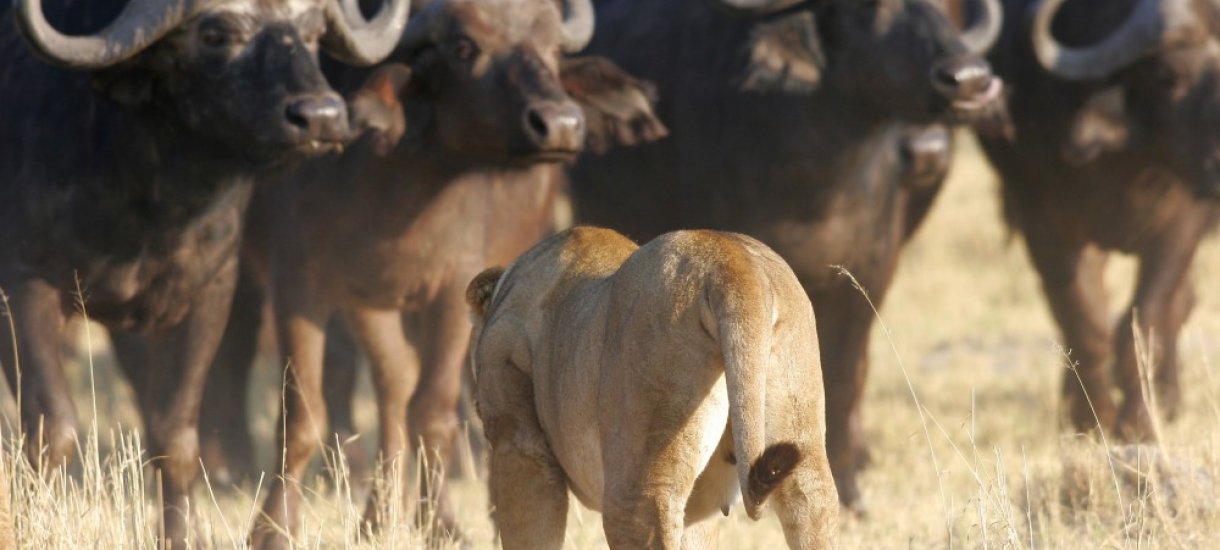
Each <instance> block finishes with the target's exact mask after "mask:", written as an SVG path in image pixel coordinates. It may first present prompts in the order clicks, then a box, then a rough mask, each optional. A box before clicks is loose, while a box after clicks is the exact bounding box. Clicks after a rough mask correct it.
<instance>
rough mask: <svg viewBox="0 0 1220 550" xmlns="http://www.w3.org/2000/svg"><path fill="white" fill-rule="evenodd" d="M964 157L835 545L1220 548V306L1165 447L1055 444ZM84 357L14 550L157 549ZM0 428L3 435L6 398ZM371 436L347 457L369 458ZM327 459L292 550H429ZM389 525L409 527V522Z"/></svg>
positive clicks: (475, 484)
mask: <svg viewBox="0 0 1220 550" xmlns="http://www.w3.org/2000/svg"><path fill="white" fill-rule="evenodd" d="M962 149H963V153H964V154H962V155H959V158H958V160H957V162H956V164H955V166H954V170H953V172H952V174H951V178H950V181H949V183H948V185H947V187H946V189H945V192H944V194H943V195H942V196H941V198H940V202H939V204H938V205H937V207H936V208H935V209H934V210H933V212H932V214H931V217H930V218H929V219H928V221H927V223H926V225H925V226H924V228H923V229H922V230H921V232H920V234H919V235H918V236H917V237H916V239H915V240H914V242H913V243H912V244H911V245H910V246H909V247H908V248H907V250H906V252H905V253H904V257H903V262H902V265H901V267H900V270H899V273H898V276H897V278H896V281H895V284H894V286H893V288H892V289H891V291H890V292H889V298H888V299H887V300H886V303H885V304H884V305H883V307H882V308H881V311H880V316H881V319H882V320H883V321H884V322H885V326H886V327H887V328H888V335H887V333H886V331H884V330H880V328H881V327H878V328H879V330H877V331H875V333H874V338H873V342H872V346H871V350H870V353H871V357H872V372H871V373H870V376H869V386H868V392H867V397H866V402H865V409H864V414H865V417H864V426H865V430H866V433H867V436H868V439H869V441H870V442H871V446H872V454H873V459H874V464H873V466H872V467H871V468H870V469H868V470H867V471H865V473H864V474H863V476H862V478H861V484H862V487H863V490H864V496H865V498H866V502H867V505H868V508H869V510H870V514H869V516H868V517H867V518H866V519H857V518H854V517H848V516H845V517H844V518H843V521H842V525H841V529H840V535H839V545H840V546H841V547H844V548H895V547H907V548H943V547H946V546H949V547H970V548H973V547H983V548H988V547H996V548H999V547H1038V548H1046V547H1055V548H1059V547H1070V548H1075V547H1120V548H1159V547H1168V548H1178V547H1187V548H1195V547H1220V530H1218V529H1215V527H1216V526H1217V525H1220V524H1218V523H1217V519H1218V516H1220V511H1218V510H1217V506H1216V505H1214V504H1213V502H1214V501H1215V497H1214V494H1215V489H1216V487H1215V480H1216V479H1217V476H1218V472H1220V437H1218V436H1217V430H1216V429H1215V427H1216V425H1217V424H1218V423H1220V406H1218V405H1217V402H1218V399H1217V396H1218V395H1220V384H1218V381H1217V378H1220V377H1217V376H1215V375H1214V374H1213V372H1212V369H1211V363H1212V362H1215V361H1216V359H1215V358H1214V357H1213V355H1215V354H1216V351H1217V345H1216V342H1217V338H1220V292H1213V291H1212V289H1211V288H1208V287H1207V286H1206V285H1204V286H1202V287H1201V288H1200V300H1199V304H1198V307H1197V308H1196V310H1195V313H1194V315H1193V317H1192V319H1191V321H1190V322H1189V324H1188V325H1187V326H1186V328H1185V329H1184V331H1183V338H1182V342H1181V343H1180V345H1181V356H1182V359H1183V365H1182V369H1183V386H1184V388H1185V392H1184V402H1183V413H1182V415H1181V418H1179V419H1178V420H1177V421H1176V422H1174V423H1170V424H1167V425H1165V426H1164V427H1163V436H1162V440H1163V445H1162V447H1161V448H1159V449H1154V448H1150V447H1119V448H1117V449H1114V450H1113V452H1109V451H1107V449H1105V448H1104V447H1103V446H1102V445H1101V444H1099V443H1097V442H1095V441H1093V440H1089V439H1082V438H1073V437H1070V436H1065V435H1063V432H1062V430H1060V429H1059V426H1060V425H1061V424H1060V413H1059V397H1058V396H1059V393H1060V389H1059V386H1060V382H1061V380H1062V379H1063V377H1064V374H1065V371H1066V370H1067V368H1068V365H1069V364H1070V360H1069V357H1070V355H1068V354H1067V353H1066V352H1065V351H1064V350H1062V349H1061V347H1060V345H1059V344H1058V343H1057V341H1058V335H1057V332H1056V330H1055V329H1054V326H1053V324H1052V323H1051V321H1050V319H1049V315H1048V313H1047V311H1046V307H1045V304H1044V301H1043V298H1042V296H1041V293H1040V290H1039V287H1038V282H1037V279H1036V277H1035V275H1034V273H1033V272H1032V270H1031V268H1030V267H1029V264H1028V261H1027V260H1026V257H1025V252H1024V250H1023V248H1022V245H1021V243H1020V241H1019V239H1010V236H1009V235H1008V233H1007V230H1006V228H1005V227H1004V226H1003V225H1002V223H1001V221H1000V215H999V205H998V201H997V197H996V190H995V183H994V178H993V176H992V174H991V172H990V171H989V169H988V168H987V166H986V164H985V162H984V161H983V159H982V158H981V156H980V155H979V154H978V152H977V149H976V148H975V147H974V146H973V144H972V143H971V142H969V141H967V142H966V143H964V144H963V145H962ZM1112 264H1113V265H1111V269H1110V271H1109V272H1108V274H1107V275H1108V277H1107V281H1108V284H1109V286H1110V287H1111V288H1112V289H1113V290H1114V291H1115V292H1116V294H1115V296H1114V299H1113V300H1112V303H1114V304H1122V303H1124V302H1125V300H1126V299H1127V297H1128V295H1129V291H1128V289H1129V288H1130V287H1131V286H1132V282H1133V276H1134V270H1133V267H1134V266H1133V262H1132V261H1130V260H1129V259H1124V260H1120V261H1116V262H1112ZM1194 271H1195V277H1196V279H1197V280H1199V281H1204V282H1207V281H1213V280H1217V279H1218V277H1217V276H1218V275H1220V244H1218V243H1216V242H1208V243H1207V244H1205V245H1204V247H1203V249H1202V250H1201V251H1200V254H1199V256H1198V260H1197V265H1196V267H1195V270H1194ZM1117 318H1118V316H1117V312H1116V315H1115V319H1117ZM92 336H93V338H95V339H99V340H101V339H103V335H101V334H100V333H99V334H93V335H92ZM99 348H100V349H104V345H102V346H99ZM97 359H98V361H97V365H96V384H97V388H98V393H97V394H96V395H95V396H94V397H93V398H94V399H95V400H96V405H93V402H92V401H91V397H90V392H89V391H88V388H89V385H90V380H91V377H90V376H89V373H88V372H87V371H88V364H89V361H88V357H87V356H83V355H82V356H78V357H76V358H75V360H74V361H73V363H74V364H75V365H76V367H78V368H79V372H78V373H77V374H76V375H75V376H74V383H75V384H76V386H77V388H78V390H79V392H78V393H79V396H80V397H79V399H78V401H77V404H78V408H79V410H81V412H82V423H83V425H85V426H93V425H94V424H93V423H92V422H93V420H94V417H93V415H92V414H91V410H92V409H93V407H96V410H97V414H98V417H97V420H98V423H97V424H96V425H97V426H101V428H99V429H98V431H100V432H102V434H103V435H102V437H100V438H96V437H95V438H87V439H86V441H84V442H82V445H81V451H80V459H79V460H78V461H77V464H76V465H75V466H74V467H73V468H71V475H65V474H63V473H62V472H61V473H58V474H55V475H52V476H49V477H46V478H43V477H40V476H38V475H36V474H34V473H33V472H32V470H31V469H30V468H29V466H28V464H27V463H26V461H25V460H24V459H23V457H22V455H21V452H22V450H21V449H20V448H19V445H17V444H16V443H14V442H11V441H10V445H9V446H8V448H7V451H6V452H5V453H3V455H0V479H7V480H8V487H7V488H8V489H9V492H10V496H11V499H12V501H13V505H14V510H13V511H14V514H15V517H16V536H17V540H18V541H19V542H20V543H21V544H22V545H23V546H25V547H31V548H35V547H36V548H44V547H45V548H77V547H95V548H146V547H152V546H153V543H154V541H155V536H156V532H157V518H158V507H157V501H156V494H155V492H154V491H152V490H151V487H153V486H154V485H153V484H152V483H151V480H150V479H149V476H150V475H151V474H150V473H149V471H148V470H147V469H146V468H145V467H144V464H145V463H146V461H147V460H148V457H147V455H146V454H145V453H143V452H142V451H141V450H140V440H139V438H138V436H136V435H135V432H134V431H133V427H135V426H138V422H139V421H138V418H137V417H136V415H135V413H134V408H133V407H132V405H131V400H130V392H129V390H128V389H127V388H126V387H125V385H124V384H123V383H122V382H121V381H120V379H119V378H118V377H117V376H116V374H115V372H114V368H113V365H111V364H109V360H108V358H107V355H106V353H105V352H99V353H98V354H97ZM904 373H905V375H904ZM907 376H909V384H908V378H907ZM277 377H278V369H276V368H275V366H274V365H263V366H262V367H260V368H259V369H258V381H257V383H256V385H255V388H254V391H252V395H250V396H248V397H249V398H250V400H251V404H252V405H255V407H253V408H252V410H254V411H255V412H256V418H254V419H252V420H251V425H252V427H253V428H254V430H255V433H256V435H257V436H259V439H260V441H261V443H262V446H263V448H262V449H261V450H260V453H261V454H260V457H259V458H260V461H261V463H263V464H267V465H270V464H273V463H274V457H273V456H271V455H272V453H271V449H270V443H269V442H270V441H272V440H273V438H272V432H273V426H274V422H275V418H276V416H275V415H276V413H277V411H276V409H277V406H276V405H275V403H276V399H277V396H278V393H279V389H278V383H277V382H276V378H277ZM365 384H366V385H367V382H365ZM365 390H366V392H367V387H366V388H365ZM366 395H367V393H366ZM913 395H914V396H917V398H918V401H916V400H915V399H913ZM917 402H918V403H919V407H918V408H917V405H916V403H917ZM3 412H4V415H5V417H6V418H7V419H8V420H7V424H6V425H9V426H11V425H12V422H11V419H13V418H15V417H14V416H13V414H14V409H13V404H12V403H11V401H10V402H8V403H5V404H4V408H3ZM357 413H358V414H357V420H358V424H359V425H360V426H362V427H364V428H365V432H366V433H373V432H372V431H371V427H372V424H373V419H374V418H375V415H374V414H373V408H372V404H371V402H370V401H369V400H368V399H367V398H366V399H364V400H362V401H360V403H359V409H358V411H357ZM925 425H926V432H925ZM6 434H7V430H6ZM5 439H6V440H8V438H7V437H6V438H5ZM372 439H373V437H365V438H362V439H361V440H359V441H357V442H355V443H353V444H360V445H366V446H371V445H373V441H372ZM328 457H329V458H328V460H325V461H324V462H325V464H324V465H323V466H322V467H320V468H318V469H317V471H316V473H315V474H311V476H309V477H308V479H307V480H306V482H305V484H306V487H307V488H308V491H309V493H308V494H309V496H308V498H307V499H306V501H307V504H306V505H305V507H304V514H303V516H304V517H303V526H304V529H303V533H304V535H303V537H302V538H301V540H299V541H297V542H298V544H299V546H300V547H302V548H380V547H390V548H403V547H409V548H415V547H425V542H424V536H423V535H424V534H423V533H420V532H419V531H418V530H417V529H415V528H413V527H411V522H410V521H399V522H396V523H395V525H394V527H393V528H391V529H388V530H386V531H383V532H382V533H379V534H376V535H369V534H367V533H362V532H361V531H360V528H359V519H360V516H361V512H362V509H363V498H362V497H363V494H364V490H363V489H362V487H363V486H364V485H365V483H363V482H362V481H361V480H355V481H354V482H349V481H350V480H349V479H348V476H345V475H338V476H336V475H332V473H333V472H335V471H339V472H342V471H343V470H344V467H343V465H342V462H341V458H340V457H339V456H338V455H337V454H335V453H334V452H333V451H331V452H329V453H328ZM270 475H274V474H268V476H270ZM268 479H269V477H268ZM262 486H263V487H265V486H266V480H264V482H263V483H262ZM453 489H454V493H455V504H456V505H457V506H458V508H459V511H460V516H461V517H462V520H463V522H464V528H465V531H466V534H467V535H468V537H469V538H470V540H471V541H472V542H473V543H474V546H475V547H476V548H487V547H492V545H493V530H492V527H491V524H490V520H489V518H488V514H487V503H486V489H485V485H484V483H483V482H481V481H478V480H460V481H456V482H454V485H453ZM259 491H260V488H259V486H257V485H255V484H251V485H247V486H243V487H240V488H237V489H232V488H221V487H212V486H211V484H201V486H200V487H199V490H198V491H197V492H196V498H195V500H194V502H193V505H194V507H193V509H192V510H191V512H192V513H193V514H194V515H195V516H196V517H197V518H198V520H197V521H196V525H195V533H194V537H195V540H196V541H198V542H199V543H200V546H203V547H221V548H228V547H234V546H241V545H243V544H244V536H245V533H246V532H248V530H249V527H250V525H251V522H252V520H253V517H254V516H253V514H254V513H256V511H257V507H256V505H255V499H256V496H257V495H258V494H259ZM2 496H3V491H0V498H2ZM573 503H574V504H573V510H572V512H571V514H570V518H569V522H568V547H570V548H598V547H604V546H605V542H604V538H603V536H602V534H601V524H600V519H599V516H598V515H597V514H596V513H593V512H590V511H587V510H584V509H582V508H580V507H579V506H578V505H575V501H574V500H573ZM389 513H392V514H396V515H397V517H400V518H409V517H411V514H412V513H413V512H412V511H411V510H391V511H389ZM722 521H723V524H724V527H723V530H722V533H721V547H722V548H733V549H737V548H740V549H748V548H759V549H762V548H780V547H783V544H784V543H783V535H782V533H781V531H780V529H779V526H778V523H777V522H776V521H775V519H774V518H773V517H769V518H766V519H764V520H763V521H761V522H758V523H754V522H751V521H749V520H748V519H747V518H746V517H745V516H744V514H741V513H740V511H737V512H735V513H734V514H732V515H731V516H730V517H728V518H725V519H724V520H722ZM0 534H2V533H0ZM431 545H432V546H444V545H442V544H440V543H432V544H431Z"/></svg>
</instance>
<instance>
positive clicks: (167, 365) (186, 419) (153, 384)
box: [139, 260, 237, 548]
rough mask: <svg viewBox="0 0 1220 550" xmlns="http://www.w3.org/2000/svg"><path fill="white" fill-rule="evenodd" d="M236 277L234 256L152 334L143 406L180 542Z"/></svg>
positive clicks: (167, 518)
mask: <svg viewBox="0 0 1220 550" xmlns="http://www.w3.org/2000/svg"><path fill="white" fill-rule="evenodd" d="M236 280H237V262H236V260H233V261H231V262H229V264H228V265H226V266H225V267H224V268H223V269H222V270H221V271H220V272H219V273H218V274H217V275H216V276H215V277H214V278H213V279H212V280H211V281H210V282H209V283H208V284H207V285H206V286H205V287H204V288H203V289H202V291H201V292H200V293H199V294H198V295H197V296H196V298H195V300H194V301H193V302H192V303H191V309H190V312H189V313H188V314H187V316H186V318H185V319H184V320H183V321H182V322H181V323H180V324H179V325H178V326H176V327H174V328H173V329H172V330H170V331H169V332H167V333H163V334H154V335H151V336H149V337H148V339H149V340H148V341H149V364H148V365H147V366H146V367H145V381H144V384H143V385H142V389H143V392H142V393H141V395H139V401H140V409H141V413H142V415H143V417H144V424H145V426H146V428H147V431H148V439H149V452H150V453H151V455H152V456H153V457H154V462H153V465H154V467H156V468H157V470H158V471H159V472H160V476H161V484H162V494H163V498H164V504H163V506H164V510H163V514H162V518H163V521H164V530H165V539H166V542H167V543H171V544H172V545H173V547H175V548H181V547H183V546H184V545H185V544H186V541H187V528H188V525H189V521H190V517H189V510H190V506H189V498H190V491H191V485H192V484H193V483H194V481H195V477H196V475H197V474H198V469H199V431H198V429H199V405H200V401H201V398H202V396H203V388H204V385H205V384H206V382H207V375H208V368H209V367H210V366H211V364H212V358H213V357H214V356H215V354H216V348H217V347H218V346H219V344H220V337H221V334H222V333H223V332H224V327H225V322H226V321H227V320H228V316H229V306H230V301H231V300H232V298H233V288H234V285H235V284H236Z"/></svg>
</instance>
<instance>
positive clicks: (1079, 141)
mask: <svg viewBox="0 0 1220 550" xmlns="http://www.w3.org/2000/svg"><path fill="white" fill-rule="evenodd" d="M1126 103H1127V102H1126V99H1125V98H1124V94H1123V89H1122V88H1119V87H1113V88H1109V89H1106V90H1104V91H1101V92H1098V93H1097V94H1096V95H1094V96H1093V97H1091V98H1089V100H1088V101H1087V102H1085V104H1084V106H1083V107H1081V108H1080V111H1079V112H1077V113H1076V118H1075V120H1073V121H1072V133H1071V134H1070V135H1069V136H1068V139H1067V142H1066V143H1064V145H1063V157H1064V160H1067V161H1068V162H1069V163H1072V164H1076V165H1080V164H1085V163H1088V162H1091V161H1093V160H1095V159H1097V157H1099V156H1101V155H1103V154H1106V153H1113V152H1116V151H1122V150H1124V149H1126V148H1128V147H1129V146H1130V145H1131V120H1130V117H1129V116H1128V115H1127V105H1126Z"/></svg>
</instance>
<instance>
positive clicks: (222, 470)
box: [199, 270, 263, 485]
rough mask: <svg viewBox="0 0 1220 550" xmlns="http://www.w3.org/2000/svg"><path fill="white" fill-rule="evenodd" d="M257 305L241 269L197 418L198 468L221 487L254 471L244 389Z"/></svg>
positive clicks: (259, 319) (256, 290)
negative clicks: (201, 465) (206, 470)
mask: <svg viewBox="0 0 1220 550" xmlns="http://www.w3.org/2000/svg"><path fill="white" fill-rule="evenodd" d="M262 306H263V292H262V288H261V287H260V285H259V284H258V283H257V281H255V280H254V279H253V278H252V277H251V275H250V274H248V273H247V272H246V271H245V270H242V271H241V273H239V275H238V280H237V290H236V291H235V293H234V296H233V306H232V309H231V311H230V313H229V322H228V325H227V326H226V327H225V331H224V337H223V338H222V339H221V343H220V349H219V350H218V351H217V353H216V359H215V360H214V361H212V368H211V370H210V371H209V374H208V383H207V386H206V387H205V388H204V390H203V406H202V411H201V417H200V419H199V431H200V434H199V438H200V453H201V455H202V456H203V465H204V467H206V468H207V469H208V475H209V476H211V479H212V481H214V482H216V483H219V484H222V485H224V484H230V483H236V482H238V481H240V480H242V479H250V478H251V477H253V476H254V474H255V473H256V472H257V471H258V469H257V468H256V466H255V464H254V443H253V439H252V437H251V436H250V425H249V415H248V411H247V406H246V393H247V392H246V390H247V388H248V387H249V385H250V372H251V370H252V368H253V366H254V360H255V357H256V356H257V355H258V333H259V328H260V327H261V326H262V324H263V308H262Z"/></svg>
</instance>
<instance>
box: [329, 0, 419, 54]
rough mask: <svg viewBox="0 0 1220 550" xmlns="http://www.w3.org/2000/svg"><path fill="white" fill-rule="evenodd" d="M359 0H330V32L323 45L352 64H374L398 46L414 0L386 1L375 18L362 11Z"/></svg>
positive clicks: (330, 52)
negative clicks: (368, 18) (367, 17)
mask: <svg viewBox="0 0 1220 550" xmlns="http://www.w3.org/2000/svg"><path fill="white" fill-rule="evenodd" d="M357 1H358V0H330V1H329V2H328V3H327V4H326V20H327V23H328V25H327V28H326V35H325V36H323V37H322V47H323V48H325V49H326V52H327V53H329V54H331V55H332V56H334V57H335V58H336V59H338V60H340V61H342V62H344V63H348V64H350V65H372V64H374V63H377V62H379V61H381V60H382V59H385V57H386V56H388V55H390V52H393V51H394V47H395V46H397V45H398V39H399V38H400V37H401V36H402V31H403V28H405V27H406V25H407V17H408V16H410V14H411V0H386V2H385V3H384V4H382V6H381V10H380V11H378V12H377V15H376V16H374V17H373V19H372V20H366V19H365V18H364V16H363V15H361V12H360V6H359V5H358V4H357Z"/></svg>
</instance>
